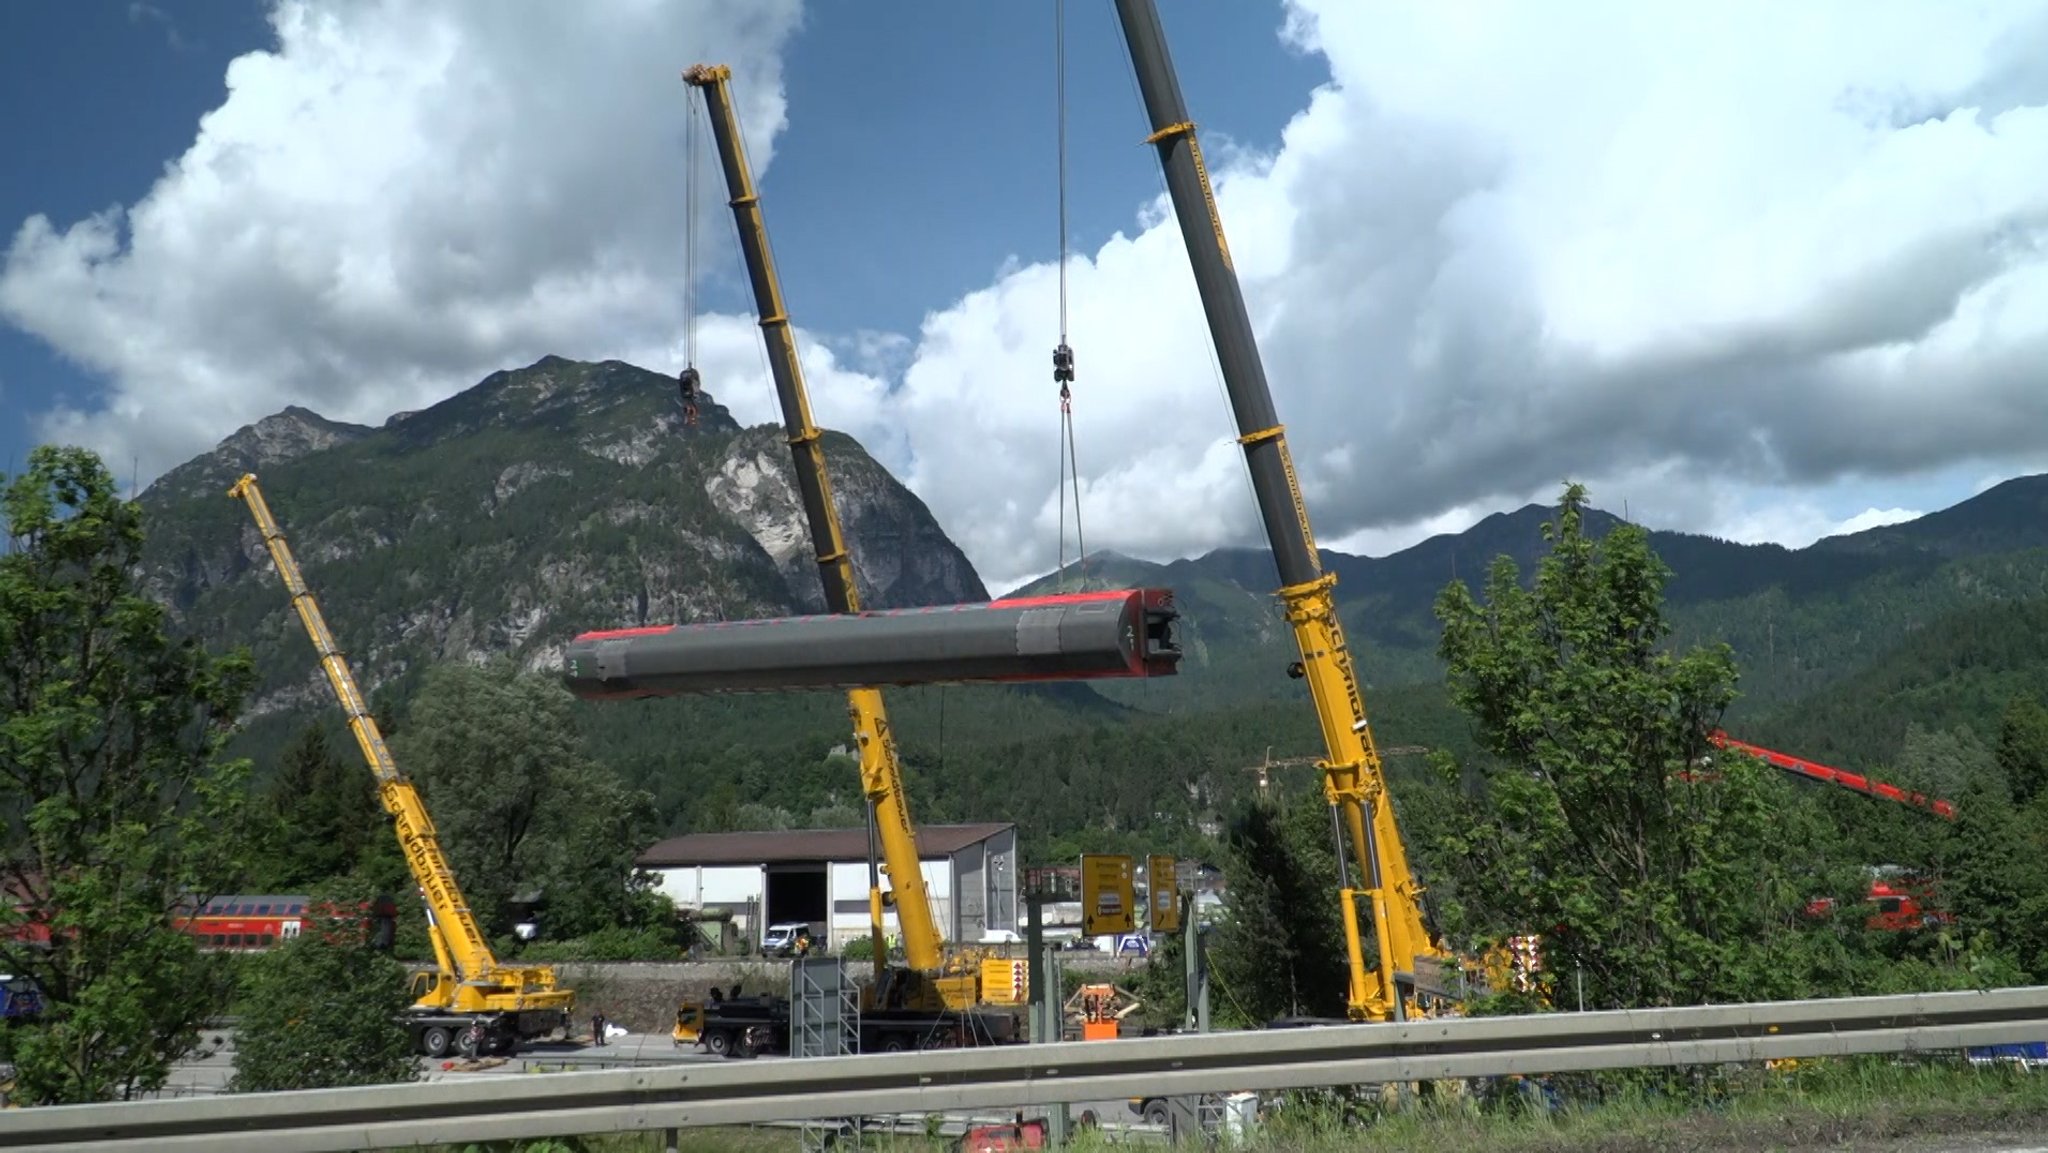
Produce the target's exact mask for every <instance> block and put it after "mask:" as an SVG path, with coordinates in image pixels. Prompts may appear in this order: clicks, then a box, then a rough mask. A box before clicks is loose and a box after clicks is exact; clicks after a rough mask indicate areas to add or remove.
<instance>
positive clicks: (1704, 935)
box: [1434, 484, 1853, 1008]
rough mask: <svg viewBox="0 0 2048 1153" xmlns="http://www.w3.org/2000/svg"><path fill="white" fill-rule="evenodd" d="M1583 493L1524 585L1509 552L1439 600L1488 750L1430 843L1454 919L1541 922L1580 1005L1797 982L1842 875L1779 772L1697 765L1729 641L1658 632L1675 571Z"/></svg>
mask: <svg viewBox="0 0 2048 1153" xmlns="http://www.w3.org/2000/svg"><path fill="white" fill-rule="evenodd" d="M1585 499H1586V493H1585V489H1584V488H1583V487H1582V486H1580V485H1576V484H1574V485H1570V486H1568V487H1567V488H1566V489H1565V492H1564V495H1563V499H1562V502H1561V508H1560V511H1559V516H1558V519H1557V520H1556V521H1555V522H1553V523H1552V524H1550V525H1548V526H1546V534H1545V536H1546V539H1547V541H1548V542H1549V552H1548V554H1547V555H1545V556H1543V557H1542V558H1541V559H1540V560H1539V562H1538V567H1537V571H1536V575H1535V580H1534V581H1533V583H1532V584H1531V585H1530V586H1526V587H1525V586H1524V584H1523V583H1522V581H1521V574H1520V572H1519V571H1518V569H1517V566H1516V565H1515V564H1514V562H1513V561H1512V560H1509V559H1508V558H1505V557H1503V558H1500V559H1499V560H1497V561H1496V562H1495V563H1494V565H1493V568H1492V571H1491V573H1490V574H1489V577H1488V580H1487V584H1486V589H1485V601H1484V603H1482V602H1480V601H1479V600H1476V599H1475V598H1474V597H1473V596H1472V594H1471V592H1470V591H1469V590H1468V589H1467V588H1466V587H1465V586H1464V585H1463V584H1462V583H1453V584H1451V585H1450V586H1449V587H1447V588H1446V589H1444V591H1443V593H1442V595H1441V596H1440V597H1439V599H1438V606H1437V612H1438V615H1439V617H1440V618H1441V620H1442V621H1443V626H1444V631H1443V639H1442V643H1441V645H1440V648H1439V653H1440V655H1441V656H1442V658H1443V659H1444V661H1445V662H1446V664H1447V667H1448V671H1447V679H1448V683H1449V687H1450V691H1451V693H1452V696H1453V699H1454V700H1455V701H1456V703H1457V704H1458V705H1459V707H1460V708H1462V709H1463V710H1464V711H1465V712H1466V713H1467V714H1468V715H1469V716H1470V717H1471V719H1472V722H1473V724H1474V726H1475V728H1476V730H1477V735H1478V738H1479V743H1480V745H1481V747H1482V748H1483V750H1484V751H1485V754H1486V757H1485V759H1484V762H1483V764H1482V765H1481V766H1480V768H1481V772H1480V774H1479V782H1478V789H1477V795H1476V796H1475V797H1473V798H1472V799H1471V801H1470V803H1469V806H1468V811H1467V814H1466V817H1467V819H1466V820H1465V821H1463V822H1461V823H1459V824H1458V825H1454V826H1451V827H1449V828H1447V829H1445V830H1444V831H1443V832H1442V833H1441V836H1440V840H1439V843H1438V845H1437V846H1436V848H1437V850H1438V851H1437V852H1436V853H1435V854H1434V857H1435V859H1436V860H1437V861H1438V862H1439V863H1440V865H1441V866H1442V867H1444V868H1447V869H1449V870H1451V871H1453V872H1454V873H1455V875H1456V878H1457V882H1458V883H1457V885H1456V886H1455V888H1456V892H1457V894H1458V897H1459V902H1458V903H1459V905H1461V906H1462V908H1461V909H1460V910H1457V912H1461V913H1462V914H1463V917H1464V919H1466V920H1468V921H1469V923H1468V924H1462V925H1459V926H1457V927H1458V928H1461V929H1472V928H1478V929H1482V930H1485V931H1487V932H1489V933H1491V934H1494V935H1497V936H1498V935H1506V934H1510V933H1517V932H1523V933H1526V932H1534V933H1539V934H1541V935H1542V937H1543V962H1544V964H1545V966H1546V967H1547V970H1548V972H1549V974H1550V976H1551V977H1552V978H1553V979H1556V980H1558V981H1560V982H1573V981H1574V978H1575V971H1579V972H1583V974H1584V981H1585V992H1586V1003H1587V1006H1588V1007H1589V1008H1590V1007H1596V1006H1629V1005H1652V1004H1672V1003H1690V1002H1699V1001H1707V1000H1716V999H1720V1000H1726V999H1737V998H1750V999H1756V998H1763V997H1767V996H1771V995H1774V994H1787V995H1789V994H1792V993H1795V992H1798V991H1799V984H1800V982H1801V981H1802V980H1803V979H1804V974H1803V966H1802V964H1800V963H1797V962H1796V961H1795V960H1794V955H1795V954H1798V953H1799V947H1798V944H1797V942H1796V941H1795V940H1794V939H1793V938H1794V937H1795V936H1796V933H1797V925H1798V918H1799V915H1800V910H1801V908H1802V907H1803V906H1804V904H1805V902H1806V900H1807V899H1808V898H1809V897H1810V896H1812V895H1816V894H1814V893H1813V892H1812V891H1811V889H1812V888H1813V887H1822V891H1823V892H1826V891H1832V889H1833V888H1836V887H1845V886H1848V885H1852V884H1853V881H1847V880H1844V878H1843V875H1842V873H1841V871H1840V864H1841V863H1840V862H1832V861H1830V860H1828V859H1827V858H1826V856H1825V854H1824V852H1823V848H1822V846H1823V842H1824V839H1825V838H1824V832H1823V829H1824V826H1823V824H1822V823H1821V822H1820V821H1819V820H1818V818H1817V817H1816V816H1815V814H1813V813H1812V812H1811V809H1810V806H1808V805H1805V804H1803V803H1800V802H1799V801H1798V800H1797V799H1795V798H1793V797H1792V796H1791V795H1790V791H1789V789H1788V788H1787V787H1786V786H1785V785H1784V783H1783V782H1782V781H1780V780H1777V779H1775V770H1771V769H1768V768H1764V767H1762V766H1760V765H1759V764H1758V763H1757V762H1756V761H1754V760H1752V759H1750V758H1747V757H1736V756H1727V755H1718V756H1715V757H1714V758H1713V763H1712V766H1711V770H1708V769H1707V768H1706V766H1705V763H1704V762H1705V758H1706V756H1707V754H1709V753H1710V752H1712V751H1713V750H1712V749H1711V747H1710V746H1709V745H1708V744H1707V741H1706V736H1707V733H1708V732H1709V731H1710V730H1711V729H1712V728H1714V727H1715V726H1716V725H1717V724H1718V723H1719V719H1720V716H1721V712H1722V710H1723V709H1724V708H1726V707H1727V705H1728V704H1729V703H1730V702H1731V701H1732V700H1733V699H1734V697H1735V683H1736V668H1735V662H1734V658H1733V656H1732V654H1731V653H1730V651H1729V649H1728V647H1727V646H1726V645H1713V646H1707V647H1701V648H1696V649H1693V650H1692V651H1690V652H1685V653H1675V652H1672V651H1670V650H1669V649H1668V648H1666V647H1665V644H1664V642H1665V639H1666V636H1667V633H1668V631H1669V629H1668V626H1667V625H1666V623H1665V621H1664V617H1663V611H1662V600H1663V597H1662V591H1663V586H1664V582H1665V581H1666V580H1667V579H1668V577H1669V575H1670V574H1669V570H1668V569H1666V568H1665V566H1664V565H1663V563H1662V562H1661V561H1660V560H1659V559H1658V558H1657V556H1656V554H1655V553H1654V552H1653V551H1652V550H1651V548H1650V546H1649V538H1648V534H1647V533H1646V532H1645V531H1644V530H1643V529H1641V528H1639V527H1636V526H1633V525H1627V524H1623V525H1618V526H1616V527H1615V528H1613V529H1612V530H1610V531H1609V532H1608V533H1607V535H1606V536H1605V538H1604V539H1601V540H1595V539H1593V538H1592V537H1591V536H1590V535H1589V534H1588V533H1587V532H1586V531H1585V512H1586V506H1585ZM1450 771H1451V772H1452V773H1453V774H1456V773H1457V772H1458V769H1457V767H1456V766H1452V767H1451V770H1450ZM1452 779H1453V780H1457V779H1459V778H1458V777H1457V776H1455V775H1454V776H1453V777H1452ZM1454 919H1457V918H1454ZM1563 987H1564V988H1567V989H1569V988H1570V987H1571V986H1570V984H1566V985H1564V986H1563Z"/></svg>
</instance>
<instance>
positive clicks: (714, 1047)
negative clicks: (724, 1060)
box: [704, 1029, 732, 1057]
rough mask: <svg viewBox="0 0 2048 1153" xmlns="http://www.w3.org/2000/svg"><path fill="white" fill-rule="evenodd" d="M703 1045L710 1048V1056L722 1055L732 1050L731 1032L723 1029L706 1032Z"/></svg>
mask: <svg viewBox="0 0 2048 1153" xmlns="http://www.w3.org/2000/svg"><path fill="white" fill-rule="evenodd" d="M704 1047H705V1048H706V1049H709V1050H711V1055H712V1056H714V1057H723V1056H725V1055H726V1054H727V1053H730V1052H732V1034H731V1033H728V1032H726V1031H725V1030H723V1029H718V1030H715V1031H713V1032H710V1033H706V1034H705V1035H704Z"/></svg>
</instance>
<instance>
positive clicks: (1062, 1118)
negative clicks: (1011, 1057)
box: [1024, 874, 1068, 1149]
mask: <svg viewBox="0 0 2048 1153" xmlns="http://www.w3.org/2000/svg"><path fill="white" fill-rule="evenodd" d="M1046 875H1053V876H1056V874H1041V876H1046ZM1025 886H1026V887H1025V890H1024V948H1025V952H1026V957H1027V961H1026V963H1027V965H1028V968H1027V969H1026V970H1025V978H1024V980H1025V983H1026V985H1028V986H1029V989H1028V991H1027V996H1028V998H1029V1000H1030V1005H1031V1012H1030V1026H1031V1043H1032V1044H1033V1045H1052V1044H1057V1043H1058V1042H1059V1041H1060V1040H1061V1038H1062V1036H1063V1035H1064V1033H1065V1028H1064V1026H1065V1022H1064V1021H1062V1020H1061V1014H1062V1011H1063V1007H1064V998H1062V997H1061V996H1060V993H1061V990H1063V989H1064V988H1065V982H1064V980H1063V979H1062V975H1061V973H1060V957H1059V952H1058V950H1057V949H1056V948H1055V947H1054V946H1053V945H1052V944H1050V943H1049V942H1047V941H1046V939H1045V906H1046V904H1047V903H1048V902H1049V901H1050V900H1051V898H1052V897H1053V896H1054V894H1053V893H1052V892H1051V891H1049V887H1048V886H1047V885H1046V883H1045V882H1044V881H1043V880H1037V881H1034V880H1031V879H1030V875H1029V874H1026V881H1025ZM1045 1124H1046V1138H1047V1139H1048V1140H1049V1141H1051V1142H1052V1146H1053V1148H1055V1149H1057V1148H1061V1147H1063V1146H1065V1145H1066V1143H1067V1128H1068V1117H1067V1106H1066V1104H1065V1103H1064V1102H1063V1103H1061V1104H1058V1105H1054V1106H1053V1107H1052V1108H1051V1109H1050V1110H1049V1111H1048V1112H1047V1113H1046V1118H1045Z"/></svg>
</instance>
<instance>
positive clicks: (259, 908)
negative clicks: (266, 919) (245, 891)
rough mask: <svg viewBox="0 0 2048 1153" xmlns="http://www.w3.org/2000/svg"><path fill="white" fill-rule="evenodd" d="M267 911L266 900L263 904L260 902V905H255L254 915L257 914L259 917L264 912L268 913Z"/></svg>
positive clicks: (268, 906) (268, 907) (268, 909)
mask: <svg viewBox="0 0 2048 1153" xmlns="http://www.w3.org/2000/svg"><path fill="white" fill-rule="evenodd" d="M268 912H270V905H269V904H268V903H267V902H266V903H264V904H261V905H258V906H256V915H257V916H259V917H261V916H263V915H264V914H266V913H268Z"/></svg>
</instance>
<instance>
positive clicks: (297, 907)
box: [285, 901, 306, 917]
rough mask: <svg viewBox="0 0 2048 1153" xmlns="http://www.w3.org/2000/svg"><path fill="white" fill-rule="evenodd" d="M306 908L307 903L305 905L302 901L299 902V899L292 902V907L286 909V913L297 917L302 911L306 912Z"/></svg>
mask: <svg viewBox="0 0 2048 1153" xmlns="http://www.w3.org/2000/svg"><path fill="white" fill-rule="evenodd" d="M305 908H306V906H305V905H303V904H301V903H299V902H297V901H293V902H292V907H291V908H289V909H286V910H285V914H286V915H287V916H291V917H296V916H298V915H299V914H300V913H302V912H304V911H305Z"/></svg>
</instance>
